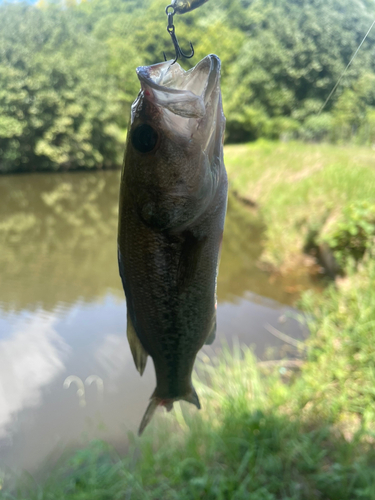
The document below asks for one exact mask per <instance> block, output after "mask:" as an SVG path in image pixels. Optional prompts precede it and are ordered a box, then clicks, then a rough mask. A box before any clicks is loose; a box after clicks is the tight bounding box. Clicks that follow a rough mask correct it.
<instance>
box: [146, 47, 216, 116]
mask: <svg viewBox="0 0 375 500" xmlns="http://www.w3.org/2000/svg"><path fill="white" fill-rule="evenodd" d="M172 63H173V60H170V61H166V62H162V63H158V64H154V65H152V66H140V67H139V68H137V75H138V78H139V80H140V82H141V87H142V91H143V95H144V97H145V98H146V99H147V100H149V101H151V102H152V103H153V104H155V105H157V106H159V107H162V108H164V109H167V110H169V111H171V112H172V113H173V114H174V115H178V116H181V117H184V118H202V117H203V116H205V114H206V106H207V104H208V102H209V101H210V97H211V94H212V93H213V91H214V89H215V88H217V87H218V85H219V81H220V67H221V63H220V59H219V58H218V56H216V55H214V54H210V55H208V56H206V57H205V58H204V59H202V60H201V61H200V62H199V63H198V64H197V65H196V66H194V68H192V69H190V70H188V71H185V70H184V69H183V68H181V66H180V65H179V64H178V63H175V64H172Z"/></svg>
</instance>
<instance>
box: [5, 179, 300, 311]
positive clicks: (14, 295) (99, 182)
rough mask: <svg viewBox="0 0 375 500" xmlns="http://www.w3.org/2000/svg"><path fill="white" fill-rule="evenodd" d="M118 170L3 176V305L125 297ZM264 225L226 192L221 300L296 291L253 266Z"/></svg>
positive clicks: (46, 306)
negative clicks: (119, 261)
mask: <svg viewBox="0 0 375 500" xmlns="http://www.w3.org/2000/svg"><path fill="white" fill-rule="evenodd" d="M119 175H120V174H119V172H95V173H75V174H53V175H51V174H33V175H24V176H9V177H1V178H0V199H1V200H2V203H1V204H0V247H1V252H0V276H1V289H0V308H1V309H2V310H3V311H22V310H24V309H27V310H29V311H31V310H36V309H38V308H43V310H45V311H54V310H55V308H56V306H57V305H58V304H60V306H61V305H64V304H65V306H70V305H71V304H75V303H77V301H78V300H81V301H83V302H93V301H95V300H97V299H98V298H99V297H104V296H105V295H106V293H107V292H108V291H111V293H113V294H118V295H119V297H123V292H122V289H121V284H120V280H119V277H118V270H117V260H116V259H117V257H116V232H117V211H118V207H117V203H118V202H117V199H118V188H119ZM262 231H263V227H262V225H261V224H260V223H259V222H258V221H256V219H255V218H254V217H252V216H251V214H250V213H249V210H248V209H246V208H244V207H242V206H241V205H240V204H239V203H238V202H236V200H234V199H232V198H230V200H229V204H228V215H227V220H226V227H225V234H224V243H223V251H222V260H221V266H220V274H219V280H218V295H219V297H218V298H219V302H220V301H224V300H234V299H235V297H239V296H242V295H243V293H244V292H246V291H247V290H252V291H253V292H255V293H257V294H259V295H262V296H266V297H270V298H272V299H275V300H277V301H279V302H282V303H291V302H292V301H293V299H294V298H295V295H293V294H292V295H291V294H288V293H287V292H286V291H285V287H284V286H283V285H284V284H285V283H284V282H282V281H280V286H275V285H274V284H273V283H270V281H269V277H268V276H267V274H265V273H263V272H262V271H260V270H259V269H258V268H257V265H256V262H257V260H258V258H259V256H260V253H261V245H260V239H261V236H262Z"/></svg>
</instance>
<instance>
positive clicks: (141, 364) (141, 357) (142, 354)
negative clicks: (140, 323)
mask: <svg viewBox="0 0 375 500" xmlns="http://www.w3.org/2000/svg"><path fill="white" fill-rule="evenodd" d="M127 316H128V320H127V321H128V325H127V331H126V334H127V336H128V341H129V345H130V350H131V352H132V354H133V359H134V363H135V366H136V368H137V370H138V371H139V373H140V374H141V375H143V372H144V371H145V368H146V363H147V356H148V354H147V352H146V351H145V349H144V347H143V345H142V344H141V341H140V340H139V338H138V336H137V334H136V332H135V330H134V326H133V323H132V320H131V318H130V314H129V311H128V315H127Z"/></svg>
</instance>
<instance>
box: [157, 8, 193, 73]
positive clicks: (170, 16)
mask: <svg viewBox="0 0 375 500" xmlns="http://www.w3.org/2000/svg"><path fill="white" fill-rule="evenodd" d="M170 7H171V8H172V12H168V9H169V8H170ZM165 13H166V14H167V16H168V26H167V31H168V33H169V34H170V35H171V38H172V42H173V45H174V50H175V52H176V57H175V60H174V61H173V63H172V64H174V63H175V62H176V61H177V59H178V58H179V57H185V59H191V58H192V57H193V55H194V47H193V44H192V43H191V42H190V48H191V54H190V55H187V54H185V52H183V51H182V49H181V47H180V44H179V43H178V40H177V37H176V33H175V27H174V24H173V16H174V15H175V14H176V11H175V9H174V7H173V5H168V6H167V7H166V8H165ZM163 55H164V61H166V60H167V56H166V55H165V52H163Z"/></svg>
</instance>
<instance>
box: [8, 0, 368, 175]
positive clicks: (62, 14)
mask: <svg viewBox="0 0 375 500" xmlns="http://www.w3.org/2000/svg"><path fill="white" fill-rule="evenodd" d="M165 3H166V2H165V1H162V0H138V1H136V0H90V1H85V2H81V3H76V1H75V0H69V1H63V0H61V1H55V0H54V1H52V0H51V1H49V0H42V1H41V2H39V3H38V4H37V5H36V6H30V5H26V4H22V3H21V4H7V3H5V4H1V5H0V89H1V91H0V172H9V171H14V170H31V169H46V168H47V169H57V168H66V169H68V168H91V167H100V166H102V167H110V166H114V165H118V164H119V163H120V161H121V149H122V142H123V138H122V136H121V134H120V130H121V129H124V128H125V127H126V125H127V121H128V116H129V110H130V106H131V103H132V101H133V100H134V98H135V97H136V95H137V92H138V89H139V83H138V81H137V78H136V75H135V68H136V67H137V66H140V65H145V64H152V63H156V62H159V61H160V60H161V59H162V51H163V50H166V52H167V54H170V56H172V52H171V49H172V44H171V42H170V39H169V36H168V34H167V32H166V30H165V25H166V16H165V13H164V7H165ZM374 7H375V3H374V0H356V1H355V2H353V1H351V0H277V1H276V0H251V1H249V0H221V1H217V2H216V1H211V2H210V3H208V4H206V5H204V6H203V7H202V8H201V9H198V10H197V11H194V12H192V13H190V14H186V15H184V16H180V17H177V18H176V22H175V23H176V30H177V34H178V37H179V39H180V41H181V44H182V47H187V41H188V40H189V39H191V40H192V41H193V43H194V45H195V48H196V57H195V58H194V59H193V60H189V61H187V60H186V61H184V62H183V64H184V66H185V67H186V68H188V67H190V66H192V65H193V64H195V63H196V62H197V61H198V60H199V59H200V58H201V57H203V56H205V55H206V54H208V53H210V52H215V53H217V54H218V55H219V56H220V58H221V59H222V63H223V64H222V73H223V78H222V89H223V97H224V107H225V113H226V116H227V140H228V141H232V142H236V141H237V142H238V141H240V142H241V141H248V140H252V139H255V138H257V137H260V136H266V137H271V138H276V137H280V136H285V135H286V136H289V137H290V136H299V137H302V138H304V139H308V140H320V139H325V138H326V139H327V138H328V139H331V140H333V141H348V140H355V141H358V142H361V143H366V144H371V143H373V142H374V140H375V90H374V89H375V85H374V83H375V73H374V68H375V65H374V62H373V57H372V54H371V47H372V46H373V44H374V41H375V32H374V33H371V34H370V36H369V38H368V40H367V41H366V42H365V44H364V45H363V47H362V49H361V51H360V52H359V55H358V57H357V59H356V61H355V62H354V64H353V65H352V66H351V68H350V69H349V71H348V73H347V75H346V76H345V78H344V79H343V81H342V83H341V84H340V87H339V89H338V91H337V94H336V95H335V96H334V98H333V99H332V100H331V101H330V102H329V104H328V105H327V107H326V110H325V112H324V113H323V114H322V115H320V116H318V115H317V111H318V110H319V108H320V106H321V105H322V104H323V102H324V100H325V98H326V97H327V95H328V94H329V92H330V90H331V89H332V87H333V85H334V83H335V82H336V81H337V79H338V77H339V76H340V74H341V73H342V71H343V69H344V67H345V65H346V64H347V62H348V61H349V59H350V57H351V54H352V53H353V52H354V50H355V49H356V47H357V46H358V44H359V42H360V41H361V38H362V37H363V35H364V34H365V33H366V31H367V29H368V28H369V26H370V25H371V21H372V17H373V11H374Z"/></svg>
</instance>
